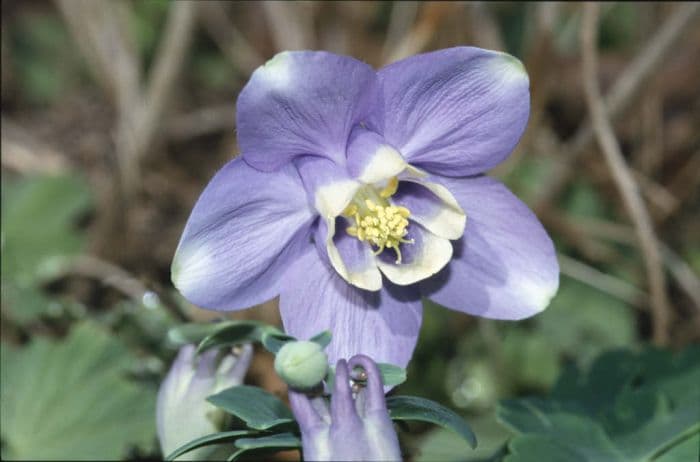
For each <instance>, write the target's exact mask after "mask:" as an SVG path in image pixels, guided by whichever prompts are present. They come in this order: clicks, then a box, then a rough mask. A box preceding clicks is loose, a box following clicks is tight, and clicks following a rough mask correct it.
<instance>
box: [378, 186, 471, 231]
mask: <svg viewBox="0 0 700 462" xmlns="http://www.w3.org/2000/svg"><path fill="white" fill-rule="evenodd" d="M391 201H392V202H393V203H394V204H397V205H402V206H404V207H406V208H407V209H408V210H410V211H411V220H413V221H416V222H418V223H420V224H421V225H423V226H424V227H425V228H426V229H428V230H429V231H430V232H431V233H433V234H435V235H437V236H440V237H444V238H445V239H459V238H460V237H462V234H463V233H464V224H465V222H466V219H467V217H466V216H465V215H464V211H463V210H462V207H460V206H459V203H457V200H456V199H455V198H454V196H453V195H452V194H451V193H450V191H448V190H447V188H445V187H444V186H442V185H440V184H437V183H432V182H428V181H420V180H408V181H400V182H399V188H398V190H397V191H396V193H395V194H394V195H393V196H392V197H391Z"/></svg>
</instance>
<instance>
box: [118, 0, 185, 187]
mask: <svg viewBox="0 0 700 462" xmlns="http://www.w3.org/2000/svg"><path fill="white" fill-rule="evenodd" d="M195 6H196V3H194V2H192V1H186V0H182V1H178V2H173V3H171V4H170V11H169V13H168V20H167V23H166V25H165V31H164V32H163V36H162V37H161V39H160V45H159V48H158V52H157V53H156V58H155V63H154V65H153V71H152V72H151V74H150V76H149V81H148V86H147V87H146V90H145V92H144V95H143V98H142V103H141V104H140V105H139V106H137V109H136V110H135V111H132V113H130V114H127V115H125V117H122V118H121V123H120V130H119V136H118V148H119V149H118V151H119V156H120V157H121V159H120V160H121V161H122V162H121V165H122V172H121V173H122V181H123V184H122V186H123V189H124V193H125V195H126V197H127V199H128V198H130V197H133V195H134V194H135V193H136V192H137V191H138V189H139V182H140V178H141V174H140V164H141V163H142V162H143V159H144V157H146V155H147V154H148V152H149V151H150V148H151V146H152V144H153V142H154V139H155V137H156V135H157V134H158V132H159V130H160V128H161V125H162V123H161V121H162V120H163V116H164V114H165V112H166V110H167V106H168V103H169V101H170V100H171V99H172V98H171V95H172V92H173V90H174V88H175V83H176V81H177V78H178V77H179V75H180V71H181V69H182V67H183V64H184V62H185V56H186V54H187V51H188V50H189V45H190V42H191V40H192V35H193V32H194V25H195Z"/></svg>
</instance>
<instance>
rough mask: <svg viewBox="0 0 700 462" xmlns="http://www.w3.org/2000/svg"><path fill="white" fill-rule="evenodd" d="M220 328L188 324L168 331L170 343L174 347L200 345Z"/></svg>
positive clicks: (213, 324) (217, 326)
mask: <svg viewBox="0 0 700 462" xmlns="http://www.w3.org/2000/svg"><path fill="white" fill-rule="evenodd" d="M218 328H219V325H218V324H215V323H211V324H199V323H187V324H181V325H179V326H176V327H173V328H172V329H170V330H168V342H170V343H171V344H172V345H174V346H178V347H180V346H183V345H188V344H193V343H199V342H201V341H202V340H204V338H206V337H207V336H209V335H211V334H212V333H213V332H216V330H217V329H218Z"/></svg>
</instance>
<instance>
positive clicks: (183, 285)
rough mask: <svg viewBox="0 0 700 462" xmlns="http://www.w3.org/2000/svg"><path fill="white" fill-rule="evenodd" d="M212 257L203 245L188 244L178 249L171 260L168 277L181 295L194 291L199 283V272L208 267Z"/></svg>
mask: <svg viewBox="0 0 700 462" xmlns="http://www.w3.org/2000/svg"><path fill="white" fill-rule="evenodd" d="M211 264H212V257H211V254H210V253H209V251H208V250H207V249H206V246H204V245H194V244H190V245H188V246H186V247H181V248H178V250H177V251H176V253H175V257H174V258H173V264H172V267H171V273H170V277H171V280H172V282H173V285H174V286H175V287H176V288H177V290H179V291H180V292H181V293H182V294H189V293H192V292H193V291H195V290H196V289H197V288H198V287H197V286H198V284H199V282H200V278H199V277H197V275H198V274H199V271H201V270H204V269H206V268H208V267H210V266H211Z"/></svg>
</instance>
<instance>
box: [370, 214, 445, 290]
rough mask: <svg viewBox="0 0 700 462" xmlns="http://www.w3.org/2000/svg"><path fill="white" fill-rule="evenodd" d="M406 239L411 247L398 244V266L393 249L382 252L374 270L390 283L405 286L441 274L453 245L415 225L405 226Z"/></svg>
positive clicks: (413, 223)
mask: <svg viewBox="0 0 700 462" xmlns="http://www.w3.org/2000/svg"><path fill="white" fill-rule="evenodd" d="M406 238H407V239H413V241H414V242H413V244H401V263H396V255H395V254H394V251H393V250H392V249H385V250H384V252H382V253H381V254H380V255H379V256H378V258H377V266H379V269H380V270H381V272H382V273H384V275H385V276H386V277H387V278H389V280H391V282H393V283H395V284H398V285H401V286H405V285H408V284H413V283H414V282H418V281H422V280H423V279H426V278H428V277H430V276H432V275H433V274H435V273H437V272H438V271H440V270H441V269H442V268H443V267H444V266H445V265H446V264H447V263H448V262H449V261H450V258H451V257H452V244H451V243H450V241H449V240H447V239H445V238H444V237H439V236H436V235H435V234H433V233H431V232H430V231H428V230H427V229H425V228H423V227H422V226H421V225H419V224H418V223H416V222H412V223H411V224H410V225H408V234H407V235H406Z"/></svg>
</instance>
